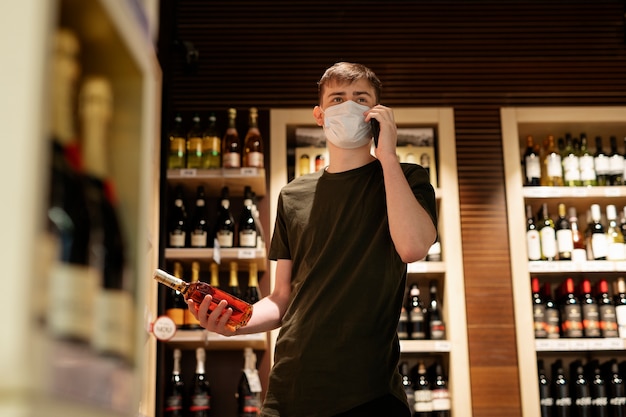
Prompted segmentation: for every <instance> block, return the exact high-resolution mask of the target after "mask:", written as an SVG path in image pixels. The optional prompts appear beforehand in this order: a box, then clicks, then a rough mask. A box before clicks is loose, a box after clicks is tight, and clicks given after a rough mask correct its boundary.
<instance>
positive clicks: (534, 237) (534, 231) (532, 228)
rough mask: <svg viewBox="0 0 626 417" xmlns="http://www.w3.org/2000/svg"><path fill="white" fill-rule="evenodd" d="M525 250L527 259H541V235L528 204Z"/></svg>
mask: <svg viewBox="0 0 626 417" xmlns="http://www.w3.org/2000/svg"><path fill="white" fill-rule="evenodd" d="M526 251H527V252H528V260H529V261H538V260H540V259H541V236H540V235H539V228H538V227H537V224H536V223H535V217H534V216H533V213H532V207H531V206H530V204H527V205H526Z"/></svg>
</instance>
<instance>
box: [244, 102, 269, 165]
mask: <svg viewBox="0 0 626 417" xmlns="http://www.w3.org/2000/svg"><path fill="white" fill-rule="evenodd" d="M257 119H258V111H257V109H256V107H251V108H250V118H249V120H248V132H247V133H246V137H245V138H244V146H243V161H244V162H243V166H244V167H251V168H263V165H264V163H263V138H262V137H261V132H260V131H259V127H258V122H257Z"/></svg>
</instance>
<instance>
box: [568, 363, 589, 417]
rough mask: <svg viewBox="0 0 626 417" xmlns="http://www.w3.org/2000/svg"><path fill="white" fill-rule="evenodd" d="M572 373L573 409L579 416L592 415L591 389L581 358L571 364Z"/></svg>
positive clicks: (587, 416)
mask: <svg viewBox="0 0 626 417" xmlns="http://www.w3.org/2000/svg"><path fill="white" fill-rule="evenodd" d="M570 375H572V390H571V392H572V400H573V407H572V408H573V411H574V415H575V416H577V417H592V414H591V389H590V387H589V382H588V381H587V378H585V370H584V368H583V365H582V363H581V362H580V360H577V361H574V362H572V364H571V365H570Z"/></svg>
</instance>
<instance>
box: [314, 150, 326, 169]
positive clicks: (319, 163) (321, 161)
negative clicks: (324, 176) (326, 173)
mask: <svg viewBox="0 0 626 417" xmlns="http://www.w3.org/2000/svg"><path fill="white" fill-rule="evenodd" d="M325 166H326V157H325V156H324V155H322V154H318V155H317V156H316V157H315V172H317V171H319V170H321V169H324V167H325Z"/></svg>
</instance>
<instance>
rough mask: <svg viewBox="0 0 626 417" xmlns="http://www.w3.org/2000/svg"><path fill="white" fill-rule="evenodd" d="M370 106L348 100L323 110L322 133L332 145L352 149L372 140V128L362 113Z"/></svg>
mask: <svg viewBox="0 0 626 417" xmlns="http://www.w3.org/2000/svg"><path fill="white" fill-rule="evenodd" d="M369 109H370V108H369V107H368V106H364V105H362V104H359V103H357V102H355V101H352V100H348V101H345V102H343V103H341V104H337V105H336V106H330V107H329V108H327V109H326V110H325V111H324V134H325V135H326V139H328V141H330V142H331V143H332V144H333V145H335V146H336V147H338V148H342V149H354V148H358V147H361V146H364V145H367V144H368V143H369V141H370V140H372V129H371V127H370V125H369V123H367V122H365V116H363V113H365V112H366V111H368V110H369Z"/></svg>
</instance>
